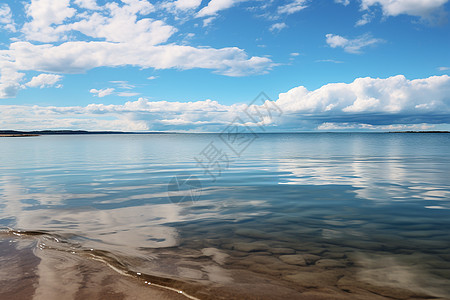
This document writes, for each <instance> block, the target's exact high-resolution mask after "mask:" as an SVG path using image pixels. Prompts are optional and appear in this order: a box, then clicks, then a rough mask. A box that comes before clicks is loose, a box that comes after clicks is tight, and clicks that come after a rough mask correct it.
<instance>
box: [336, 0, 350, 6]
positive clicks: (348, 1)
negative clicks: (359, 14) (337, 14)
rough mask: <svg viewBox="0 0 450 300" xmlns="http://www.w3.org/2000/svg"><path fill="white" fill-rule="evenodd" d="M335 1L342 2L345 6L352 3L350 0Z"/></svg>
mask: <svg viewBox="0 0 450 300" xmlns="http://www.w3.org/2000/svg"><path fill="white" fill-rule="evenodd" d="M334 2H336V3H340V4H342V5H344V6H347V5H349V4H350V0H334Z"/></svg>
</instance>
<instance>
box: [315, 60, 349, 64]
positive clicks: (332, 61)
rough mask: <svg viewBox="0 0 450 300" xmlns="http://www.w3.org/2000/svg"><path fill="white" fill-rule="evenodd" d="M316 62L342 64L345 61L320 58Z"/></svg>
mask: <svg viewBox="0 0 450 300" xmlns="http://www.w3.org/2000/svg"><path fill="white" fill-rule="evenodd" d="M316 62H329V63H334V64H342V63H343V61H340V60H335V59H318V60H316Z"/></svg>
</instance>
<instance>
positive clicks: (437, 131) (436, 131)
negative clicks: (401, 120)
mask: <svg viewBox="0 0 450 300" xmlns="http://www.w3.org/2000/svg"><path fill="white" fill-rule="evenodd" d="M389 133H450V131H439V130H434V131H426V130H424V131H411V130H410V131H390V132H389Z"/></svg>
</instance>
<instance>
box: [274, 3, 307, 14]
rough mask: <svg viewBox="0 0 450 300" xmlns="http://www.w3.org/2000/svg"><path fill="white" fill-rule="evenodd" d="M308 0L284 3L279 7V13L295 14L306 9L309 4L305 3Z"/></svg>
mask: <svg viewBox="0 0 450 300" xmlns="http://www.w3.org/2000/svg"><path fill="white" fill-rule="evenodd" d="M305 3H306V0H293V1H292V2H291V3H289V4H286V5H282V6H279V7H278V13H279V14H288V15H290V14H293V13H296V12H298V11H301V10H303V9H305V8H306V7H307V6H306V5H305Z"/></svg>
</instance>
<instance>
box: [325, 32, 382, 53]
mask: <svg viewBox="0 0 450 300" xmlns="http://www.w3.org/2000/svg"><path fill="white" fill-rule="evenodd" d="M325 37H326V42H327V44H328V45H329V46H330V47H331V48H343V49H344V50H345V51H346V52H348V53H361V49H362V48H364V47H367V46H372V45H375V44H379V43H381V42H383V40H382V39H376V38H373V37H371V36H370V35H369V34H365V35H362V36H360V37H358V38H355V39H347V38H344V37H342V36H340V35H337V34H331V33H329V34H327V35H326V36H325Z"/></svg>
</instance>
